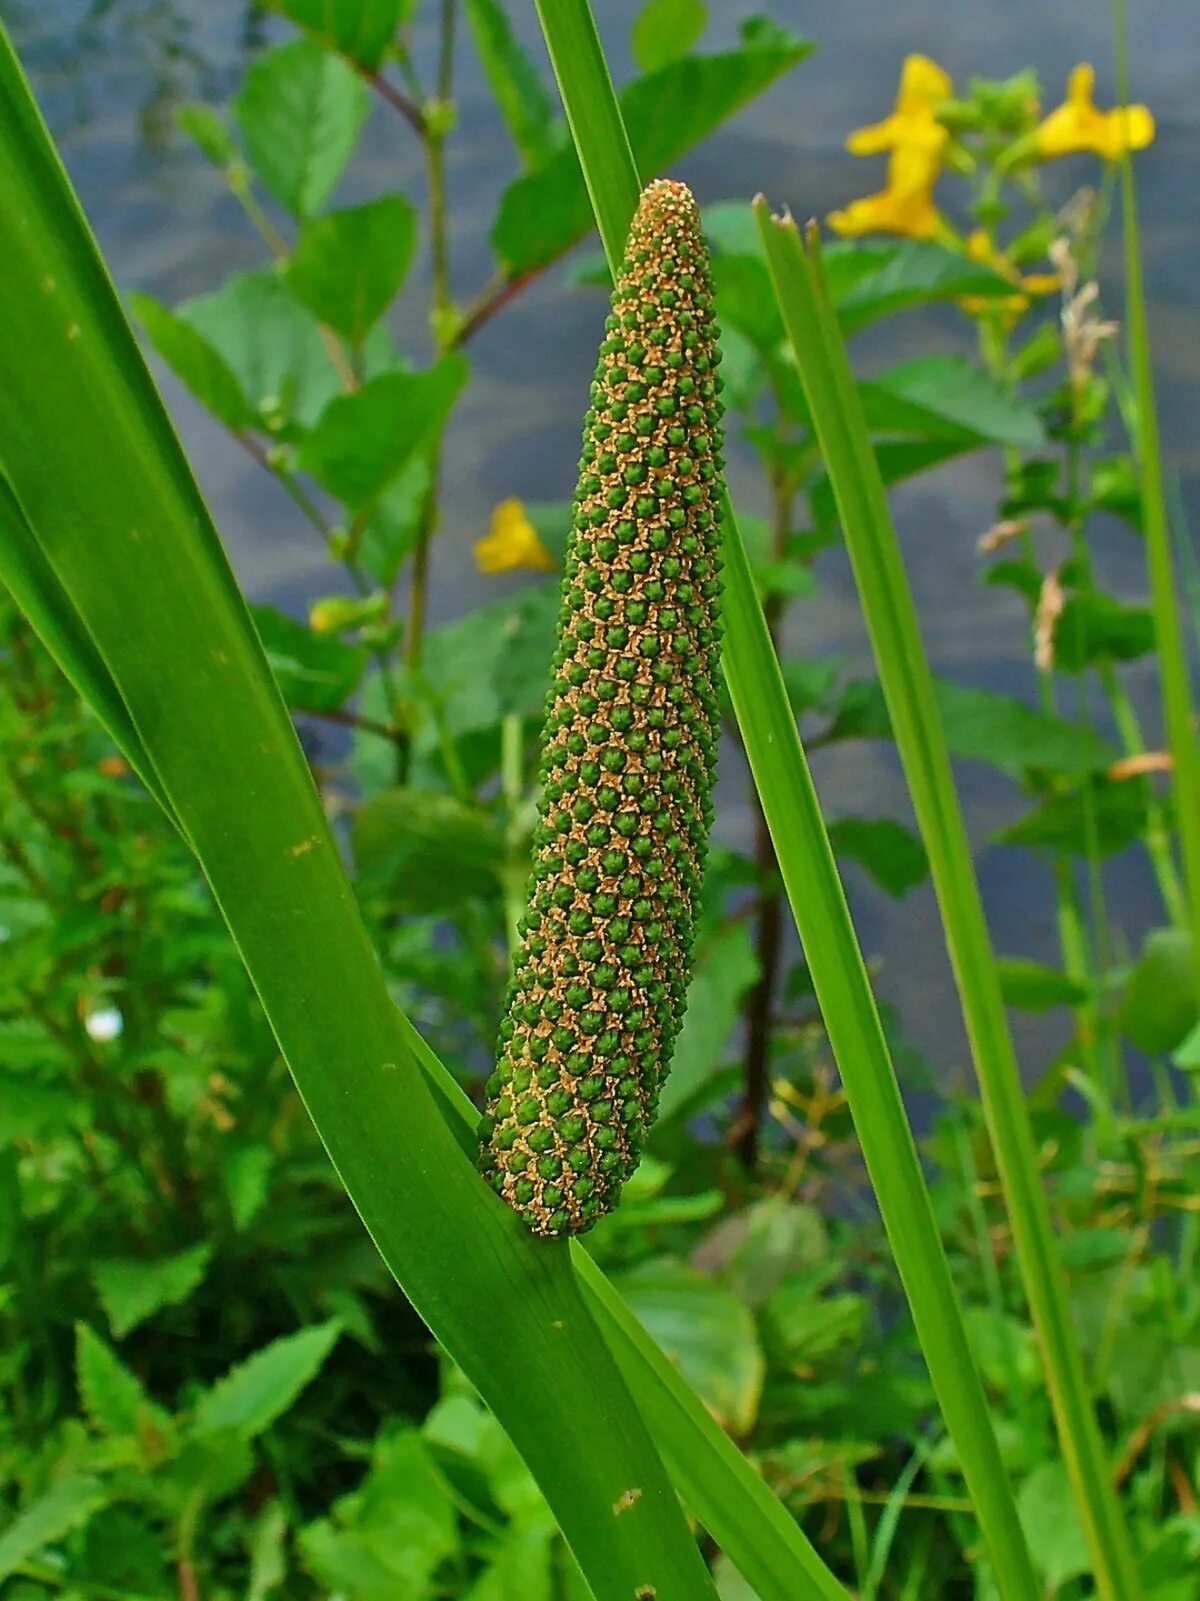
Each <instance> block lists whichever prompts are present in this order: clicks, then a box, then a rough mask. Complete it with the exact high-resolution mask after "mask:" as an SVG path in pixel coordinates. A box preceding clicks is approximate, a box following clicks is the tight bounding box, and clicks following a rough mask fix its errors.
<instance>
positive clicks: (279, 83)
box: [233, 39, 370, 217]
mask: <svg viewBox="0 0 1200 1601" xmlns="http://www.w3.org/2000/svg"><path fill="white" fill-rule="evenodd" d="M369 110H370V103H369V101H368V98H367V91H366V89H365V88H364V87H363V85H362V83H361V81H360V80H359V77H358V75H357V74H356V73H355V71H354V70H353V68H352V67H349V66H347V65H346V63H345V62H344V61H342V60H340V59H339V58H338V57H337V56H335V55H330V53H329V52H328V51H327V50H323V49H322V48H321V46H320V45H319V44H318V43H317V41H316V40H315V39H292V40H290V41H289V42H288V43H287V44H282V45H277V46H276V47H275V48H274V49H273V50H268V51H266V52H265V53H264V54H263V55H261V56H259V57H258V59H257V60H256V61H253V62H252V63H251V64H250V67H249V68H248V69H247V72H246V76H245V78H244V79H243V81H242V87H241V90H240V92H239V94H238V97H237V99H236V100H235V101H234V103H233V114H234V117H235V118H236V120H237V124H238V127H239V128H240V129H241V131H242V139H243V142H244V144H245V147H246V155H247V157H248V158H249V161H250V164H251V166H252V167H253V168H254V171H255V172H256V174H257V175H258V177H259V178H260V179H261V180H262V182H263V184H264V185H265V187H266V188H267V189H269V190H270V192H271V193H272V194H273V195H274V197H275V199H276V200H278V201H279V203H280V205H281V206H284V207H285V208H286V209H287V210H288V211H290V212H291V213H292V214H293V216H296V217H307V216H311V215H312V213H313V212H314V211H316V210H317V208H318V207H319V206H320V204H321V202H322V201H323V200H324V199H325V198H326V196H327V195H328V194H329V193H330V191H331V190H332V189H333V187H334V186H335V184H336V183H337V181H338V179H339V178H340V177H341V175H342V172H343V169H344V168H345V166H346V163H347V162H348V161H349V159H350V157H351V155H352V153H353V151H354V147H355V145H356V144H357V142H358V135H359V130H360V129H361V128H362V125H363V123H364V122H365V121H366V118H367V113H368V111H369Z"/></svg>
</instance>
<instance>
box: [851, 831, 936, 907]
mask: <svg viewBox="0 0 1200 1601" xmlns="http://www.w3.org/2000/svg"><path fill="white" fill-rule="evenodd" d="M829 843H830V844H831V845H832V846H833V849H834V854H835V855H836V856H846V857H849V858H850V860H851V861H855V862H857V863H858V864H859V866H860V867H863V868H865V869H866V871H867V872H868V873H870V875H871V877H872V878H873V879H874V880H875V882H876V883H877V884H878V885H879V886H880V888H881V889H885V890H886V891H887V893H888V894H889V895H892V896H895V897H896V899H899V898H900V897H901V896H902V895H906V894H907V893H908V891H909V890H910V889H912V888H913V886H914V885H916V884H920V883H922V882H923V880H924V879H926V878H927V877H928V876H929V861H928V858H927V857H926V855H925V847H924V846H923V845H922V844H921V841H920V840H919V839H918V838H917V836H916V835H915V834H914V833H913V831H912V829H911V828H905V826H904V824H903V823H898V822H896V821H895V819H894V818H891V817H842V818H839V819H838V821H837V822H835V823H830V825H829Z"/></svg>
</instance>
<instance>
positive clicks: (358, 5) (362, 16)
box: [256, 0, 416, 71]
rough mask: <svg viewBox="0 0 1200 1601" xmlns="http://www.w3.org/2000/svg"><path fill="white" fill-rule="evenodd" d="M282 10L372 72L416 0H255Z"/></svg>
mask: <svg viewBox="0 0 1200 1601" xmlns="http://www.w3.org/2000/svg"><path fill="white" fill-rule="evenodd" d="M256 3H257V4H259V5H266V6H269V7H270V8H271V10H273V11H281V12H282V13H283V14H284V16H286V17H290V18H291V19H292V21H293V22H294V23H296V24H297V25H298V26H299V27H301V28H304V29H305V30H306V31H307V32H309V33H311V34H312V36H313V38H314V39H316V40H317V41H318V42H319V43H320V44H322V45H325V46H327V47H328V48H329V49H331V50H337V51H339V52H340V53H341V54H342V55H344V56H348V57H349V58H350V60H351V61H355V62H357V63H358V65H359V66H361V67H366V68H368V69H369V70H371V71H373V70H374V69H375V68H376V67H378V66H379V63H380V62H381V61H382V60H383V58H384V56H385V55H386V54H387V49H388V46H389V45H390V44H391V42H392V40H393V38H394V37H395V34H396V29H397V28H398V27H399V26H400V24H401V23H402V22H404V21H406V20H407V19H408V18H409V17H410V16H411V15H412V13H413V11H414V10H415V9H416V0H256Z"/></svg>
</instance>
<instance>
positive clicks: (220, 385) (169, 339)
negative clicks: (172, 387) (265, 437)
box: [129, 294, 253, 433]
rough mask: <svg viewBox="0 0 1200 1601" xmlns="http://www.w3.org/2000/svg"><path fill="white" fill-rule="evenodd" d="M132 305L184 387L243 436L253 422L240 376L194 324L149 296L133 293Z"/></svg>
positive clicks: (154, 344)
mask: <svg viewBox="0 0 1200 1601" xmlns="http://www.w3.org/2000/svg"><path fill="white" fill-rule="evenodd" d="M129 300H130V304H131V305H132V306H133V310H134V314H135V315H136V317H137V319H138V321H139V322H140V323H141V325H142V328H143V330H144V332H145V335H146V338H147V339H148V340H149V341H150V343H151V344H152V345H153V346H154V348H155V350H156V351H157V352H158V354H159V355H160V356H161V357H162V359H163V360H164V361H165V362H166V364H167V366H168V367H169V368H170V369H171V371H172V372H173V373H174V374H175V376H176V378H178V379H179V381H180V383H181V384H183V385H184V387H185V388H187V389H190V390H191V392H192V394H193V395H195V397H196V399H197V400H198V401H199V402H200V404H201V405H202V406H204V407H206V408H207V409H208V410H209V411H211V412H212V414H213V416H214V417H216V418H217V419H218V420H219V421H220V422H223V423H224V424H225V426H226V427H227V428H232V429H233V431H234V432H235V433H240V432H241V430H242V429H243V428H248V427H249V426H250V423H251V422H252V421H253V412H252V411H251V408H250V402H249V401H248V400H247V399H246V396H245V394H244V393H243V391H242V386H241V384H240V383H239V382H238V379H237V375H236V374H235V373H234V372H232V371H231V370H230V368H229V366H228V365H227V363H226V361H225V358H224V357H223V356H222V355H221V354H220V352H219V351H217V350H214V349H213V347H212V345H210V344H209V342H208V340H207V339H205V337H204V335H203V334H201V333H200V332H199V331H198V330H197V329H196V328H194V327H193V326H192V325H191V323H188V322H185V321H184V319H183V318H182V317H179V316H176V314H175V313H174V312H173V311H169V310H168V309H167V307H166V306H163V305H160V303H159V302H158V301H157V300H154V299H152V298H151V296H150V295H139V294H131V295H130V297H129Z"/></svg>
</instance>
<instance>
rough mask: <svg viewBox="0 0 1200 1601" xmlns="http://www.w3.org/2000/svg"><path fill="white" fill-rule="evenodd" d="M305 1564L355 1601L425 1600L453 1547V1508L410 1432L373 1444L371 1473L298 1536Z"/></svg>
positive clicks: (390, 1434)
mask: <svg viewBox="0 0 1200 1601" xmlns="http://www.w3.org/2000/svg"><path fill="white" fill-rule="evenodd" d="M299 1546H300V1553H301V1556H302V1557H303V1559H304V1564H305V1566H306V1567H307V1568H308V1570H309V1572H310V1573H312V1575H313V1577H314V1578H316V1579H317V1580H318V1581H319V1582H320V1583H321V1584H323V1585H324V1586H326V1587H327V1588H329V1589H331V1590H333V1591H335V1592H339V1591H340V1592H346V1593H349V1594H351V1595H353V1596H355V1597H357V1598H360V1601H397V1598H398V1597H400V1596H412V1597H414V1601H415V1598H416V1597H418V1596H425V1595H427V1594H428V1593H429V1591H428V1583H429V1580H430V1578H431V1576H432V1575H433V1573H434V1572H435V1571H436V1569H437V1567H438V1565H439V1564H440V1563H442V1562H444V1561H445V1560H446V1558H447V1557H449V1556H451V1555H453V1554H454V1552H456V1551H457V1549H458V1531H457V1525H456V1519H455V1513H454V1507H453V1504H452V1503H451V1501H450V1498H449V1497H448V1496H447V1494H446V1489H445V1485H444V1483H443V1481H442V1479H441V1477H440V1475H439V1474H438V1472H437V1469H436V1467H435V1466H434V1463H433V1459H432V1457H431V1455H430V1451H429V1448H428V1446H427V1445H426V1444H425V1442H424V1440H422V1439H421V1437H420V1435H419V1434H417V1433H416V1432H415V1431H414V1430H412V1429H401V1430H393V1431H389V1432H386V1433H385V1434H384V1435H382V1436H381V1437H380V1439H379V1440H378V1441H377V1442H376V1445H375V1451H374V1457H373V1461H372V1465H371V1471H370V1472H369V1473H368V1474H367V1476H366V1478H365V1479H364V1480H363V1482H362V1484H361V1485H360V1487H359V1488H358V1489H357V1490H356V1491H355V1492H354V1493H353V1494H352V1495H348V1496H343V1497H342V1499H341V1500H340V1501H338V1502H337V1504H336V1506H335V1507H334V1510H333V1516H332V1517H330V1518H323V1519H321V1520H320V1521H319V1522H317V1523H311V1524H309V1526H308V1527H307V1528H306V1529H304V1530H303V1531H302V1532H301V1535H300V1540H299Z"/></svg>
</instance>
